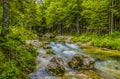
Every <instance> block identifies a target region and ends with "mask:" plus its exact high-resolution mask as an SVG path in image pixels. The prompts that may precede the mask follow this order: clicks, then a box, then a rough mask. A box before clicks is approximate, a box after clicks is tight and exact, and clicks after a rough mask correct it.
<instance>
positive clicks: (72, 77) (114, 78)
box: [30, 42, 120, 79]
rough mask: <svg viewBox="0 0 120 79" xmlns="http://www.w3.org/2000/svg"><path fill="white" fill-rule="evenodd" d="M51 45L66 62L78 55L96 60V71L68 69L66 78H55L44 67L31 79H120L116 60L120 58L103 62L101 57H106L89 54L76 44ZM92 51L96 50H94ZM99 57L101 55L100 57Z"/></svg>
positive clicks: (119, 65)
mask: <svg viewBox="0 0 120 79" xmlns="http://www.w3.org/2000/svg"><path fill="white" fill-rule="evenodd" d="M49 45H50V46H51V47H52V50H53V51H54V52H55V53H56V54H57V55H59V56H60V57H61V58H62V59H64V60H65V61H69V60H70V59H71V58H72V56H73V55H74V54H77V53H82V54H86V55H89V56H91V57H93V58H95V59H96V62H95V64H94V68H95V70H80V71H75V70H72V69H70V68H68V67H66V73H65V75H64V76H62V77H55V76H52V75H50V74H48V73H47V72H46V71H45V68H44V67H42V68H38V69H36V70H35V72H34V73H32V74H30V78H31V79H120V63H119V62H118V60H115V59H120V56H117V55H116V56H111V59H104V60H103V59H102V57H101V56H103V55H104V54H103V53H101V54H97V53H94V54H93V53H92V54H91V53H89V54H88V53H85V51H83V50H82V49H80V48H79V47H78V46H76V45H75V44H69V43H65V44H61V43H57V42H51V43H50V44H49ZM91 49H92V48H91ZM92 50H94V48H93V49H92ZM97 55H99V57H98V56H97Z"/></svg>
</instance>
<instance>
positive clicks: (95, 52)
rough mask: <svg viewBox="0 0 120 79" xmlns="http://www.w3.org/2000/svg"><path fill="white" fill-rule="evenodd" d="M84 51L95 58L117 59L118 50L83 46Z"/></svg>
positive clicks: (119, 55) (119, 53)
mask: <svg viewBox="0 0 120 79" xmlns="http://www.w3.org/2000/svg"><path fill="white" fill-rule="evenodd" d="M83 50H84V51H85V53H87V54H90V55H92V56H93V57H95V58H99V59H103V60H106V59H116V60H119V57H120V51H118V50H110V49H105V50H104V49H102V48H98V47H91V48H84V49H83Z"/></svg>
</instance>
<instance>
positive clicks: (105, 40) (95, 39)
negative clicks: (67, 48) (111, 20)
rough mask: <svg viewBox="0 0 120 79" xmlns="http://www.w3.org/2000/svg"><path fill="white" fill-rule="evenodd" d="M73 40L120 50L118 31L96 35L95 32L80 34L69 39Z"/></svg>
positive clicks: (119, 34)
mask: <svg viewBox="0 0 120 79" xmlns="http://www.w3.org/2000/svg"><path fill="white" fill-rule="evenodd" d="M71 40H72V41H73V42H79V41H80V42H83V43H86V42H89V41H91V42H92V45H93V46H97V47H105V48H109V49H116V50H120V33H119V32H114V33H112V34H111V35H110V34H106V35H97V34H90V33H88V34H82V35H81V36H74V37H73V38H72V39H71Z"/></svg>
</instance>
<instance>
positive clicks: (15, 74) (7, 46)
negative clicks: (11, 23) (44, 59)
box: [0, 27, 37, 79]
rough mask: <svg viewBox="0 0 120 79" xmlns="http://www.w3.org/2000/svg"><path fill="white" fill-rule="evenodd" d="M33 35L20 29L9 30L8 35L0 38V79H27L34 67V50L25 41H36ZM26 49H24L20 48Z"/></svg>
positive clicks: (35, 54)
mask: <svg viewBox="0 0 120 79" xmlns="http://www.w3.org/2000/svg"><path fill="white" fill-rule="evenodd" d="M36 38H37V36H35V35H34V34H33V33H31V32H29V31H28V30H26V29H24V28H20V27H12V28H10V33H9V34H8V35H7V36H6V37H5V38H4V39H3V38H0V42H1V43H0V49H1V50H0V60H1V62H4V63H1V62H0V72H1V74H0V79H9V78H11V79H28V74H29V73H30V72H32V71H33V69H34V67H35V59H36V56H37V53H36V50H35V49H34V48H33V47H32V46H30V45H27V44H26V43H25V40H28V39H36ZM23 45H24V46H26V47H27V48H28V49H24V48H23V47H22V46H23Z"/></svg>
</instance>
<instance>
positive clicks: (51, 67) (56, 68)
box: [46, 57, 65, 76]
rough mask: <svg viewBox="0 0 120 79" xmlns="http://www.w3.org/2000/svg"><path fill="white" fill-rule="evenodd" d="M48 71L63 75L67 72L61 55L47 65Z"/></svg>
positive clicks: (55, 74)
mask: <svg viewBox="0 0 120 79" xmlns="http://www.w3.org/2000/svg"><path fill="white" fill-rule="evenodd" d="M46 71H47V72H48V73H49V74H51V75H54V76H61V75H63V74H64V73H65V66H64V61H63V60H62V59H61V58H59V57H53V58H52V59H51V60H50V62H49V63H48V65H47V67H46Z"/></svg>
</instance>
